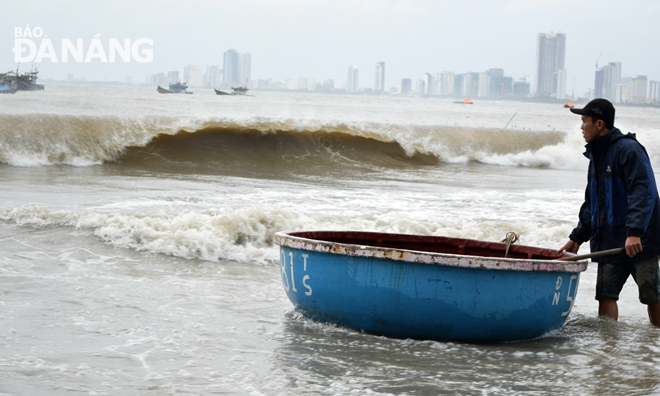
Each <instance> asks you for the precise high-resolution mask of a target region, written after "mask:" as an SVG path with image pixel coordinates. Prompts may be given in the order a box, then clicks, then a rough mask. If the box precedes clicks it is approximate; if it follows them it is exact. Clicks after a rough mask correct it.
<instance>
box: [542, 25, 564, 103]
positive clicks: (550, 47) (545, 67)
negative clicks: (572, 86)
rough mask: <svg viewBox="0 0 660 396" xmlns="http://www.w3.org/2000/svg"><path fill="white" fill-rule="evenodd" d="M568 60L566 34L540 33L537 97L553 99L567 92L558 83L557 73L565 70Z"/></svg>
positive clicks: (559, 79)
mask: <svg viewBox="0 0 660 396" xmlns="http://www.w3.org/2000/svg"><path fill="white" fill-rule="evenodd" d="M565 60H566V35H565V34H564V33H557V34H554V33H552V32H551V33H550V34H546V33H539V34H538V36H537V40H536V96H540V97H552V96H555V97H556V96H557V93H558V92H566V87H565V86H564V87H558V86H557V83H558V82H561V81H564V84H565V79H562V78H557V72H558V71H559V70H564V69H565V67H564V64H565Z"/></svg>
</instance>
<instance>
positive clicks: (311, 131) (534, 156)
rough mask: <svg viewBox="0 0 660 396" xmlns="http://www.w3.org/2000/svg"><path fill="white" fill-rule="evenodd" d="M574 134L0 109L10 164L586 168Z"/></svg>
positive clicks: (3, 154) (3, 157)
mask: <svg viewBox="0 0 660 396" xmlns="http://www.w3.org/2000/svg"><path fill="white" fill-rule="evenodd" d="M575 135H576V134H572V135H567V134H566V133H564V132H561V131H529V130H523V131H520V130H507V129H496V128H468V127H458V126H445V125H435V126H434V125H414V124H411V125H399V124H388V123H381V124H379V123H360V124H358V123H355V124H347V123H331V122H317V123H314V122H309V121H299V120H276V119H259V118H255V119H252V120H247V121H236V120H228V119H211V120H201V119H179V118H173V117H172V118H167V117H151V118H147V117H145V118H142V119H125V118H121V117H119V116H88V115H87V116H80V115H79V116H77V115H54V114H21V115H8V114H0V162H3V163H6V164H9V165H13V166H44V165H46V166H47V165H72V166H93V165H103V164H113V165H119V166H130V167H137V168H140V167H146V168H149V169H150V170H157V171H163V172H168V171H171V172H184V173H185V172H186V170H188V171H191V172H195V171H201V172H211V173H212V172H214V170H217V171H221V172H227V171H228V170H230V169H242V170H244V171H245V170H248V171H249V169H250V168H255V169H261V168H263V167H270V168H276V169H277V170H283V169H292V167H293V168H296V167H310V166H311V167H328V166H338V165H339V166H341V165H342V164H344V165H346V164H353V165H358V166H366V167H374V166H375V167H400V166H408V165H429V164H438V163H467V162H479V163H484V164H493V165H503V166H526V167H550V168H559V169H566V168H570V169H581V168H582V167H583V163H582V162H583V161H580V159H581V158H580V155H579V153H580V152H581V151H582V146H583V142H582V140H581V138H580V137H579V136H575Z"/></svg>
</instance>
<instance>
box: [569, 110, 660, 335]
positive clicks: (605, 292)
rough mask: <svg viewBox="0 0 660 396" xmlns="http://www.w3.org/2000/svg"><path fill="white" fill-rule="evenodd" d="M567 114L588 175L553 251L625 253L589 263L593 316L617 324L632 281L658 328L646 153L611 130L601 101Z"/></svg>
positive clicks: (655, 218) (654, 196) (656, 249)
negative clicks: (570, 226)
mask: <svg viewBox="0 0 660 396" xmlns="http://www.w3.org/2000/svg"><path fill="white" fill-rule="evenodd" d="M571 112H573V113H575V114H580V115H581V116H582V135H583V136H584V140H585V141H586V142H587V145H586V148H587V151H586V152H585V153H584V155H585V157H587V158H589V173H588V183H587V189H586V192H585V196H584V203H583V204H582V207H581V208H580V215H579V222H578V225H577V227H575V229H574V230H573V232H571V235H570V236H569V238H570V239H569V241H568V242H567V243H566V244H565V245H564V246H563V247H562V248H561V249H559V251H560V252H563V251H567V252H571V253H577V251H578V249H579V247H580V245H581V244H582V243H583V242H586V241H590V245H591V251H592V252H593V253H595V252H598V251H602V250H609V249H614V248H622V247H625V252H621V253H619V254H616V255H609V256H602V257H599V258H595V259H594V261H597V262H598V278H597V281H596V300H598V315H600V316H607V317H610V318H613V319H614V320H617V319H618V317H619V308H618V306H617V300H618V299H619V293H620V292H621V289H622V288H623V285H624V284H625V283H626V280H627V279H628V276H630V275H632V276H633V279H634V280H635V282H636V283H637V286H638V289H639V300H640V301H641V302H642V304H646V305H647V310H648V314H649V319H650V320H651V323H652V324H653V325H654V326H657V327H660V269H659V267H658V255H659V254H660V199H659V198H658V191H657V188H656V184H655V177H654V176H653V169H651V163H650V161H649V157H648V154H647V153H646V149H644V147H643V146H642V145H641V144H640V143H639V142H638V141H637V139H636V138H635V135H634V134H632V133H628V134H627V135H624V134H623V133H621V131H620V130H619V129H618V128H615V127H614V106H612V103H610V102H609V101H607V100H605V99H594V100H592V101H591V102H589V103H587V105H586V106H584V108H582V109H576V108H572V109H571Z"/></svg>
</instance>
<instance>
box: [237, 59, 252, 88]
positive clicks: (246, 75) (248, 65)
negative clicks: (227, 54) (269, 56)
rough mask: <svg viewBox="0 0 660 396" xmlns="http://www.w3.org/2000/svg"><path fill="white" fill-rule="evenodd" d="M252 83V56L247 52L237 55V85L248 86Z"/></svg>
mask: <svg viewBox="0 0 660 396" xmlns="http://www.w3.org/2000/svg"><path fill="white" fill-rule="evenodd" d="M250 81H252V54H251V53H249V52H239V53H238V83H239V84H240V85H242V86H246V87H247V86H248V85H249V84H250Z"/></svg>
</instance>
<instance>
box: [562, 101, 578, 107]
mask: <svg viewBox="0 0 660 396" xmlns="http://www.w3.org/2000/svg"><path fill="white" fill-rule="evenodd" d="M573 107H575V105H574V104H573V102H571V101H568V103H566V104H565V105H564V108H567V109H572V108H573Z"/></svg>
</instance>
